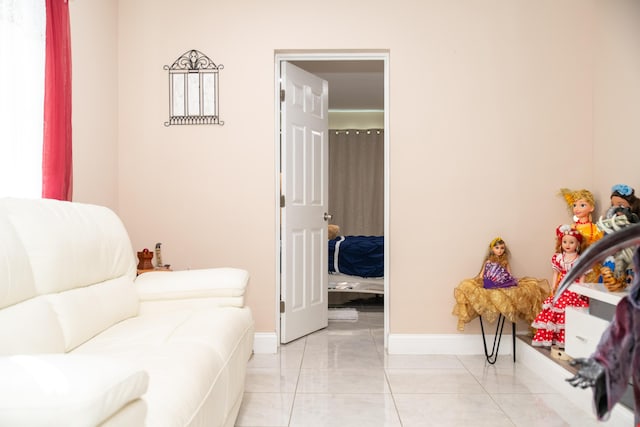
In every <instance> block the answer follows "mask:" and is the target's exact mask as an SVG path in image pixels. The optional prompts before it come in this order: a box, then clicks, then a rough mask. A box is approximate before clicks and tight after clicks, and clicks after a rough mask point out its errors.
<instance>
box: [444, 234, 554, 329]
mask: <svg viewBox="0 0 640 427" xmlns="http://www.w3.org/2000/svg"><path fill="white" fill-rule="evenodd" d="M510 256H511V253H510V252H509V249H508V248H507V244H506V243H505V241H504V240H503V239H502V238H501V237H496V238H494V239H493V240H491V242H490V243H489V245H488V247H487V253H486V255H485V257H484V261H483V263H482V267H481V269H480V272H479V273H478V275H477V276H476V277H474V278H471V279H465V280H463V281H462V282H460V284H459V285H458V286H457V287H456V288H455V289H454V291H453V295H454V298H455V300H456V304H455V305H454V307H453V312H452V314H454V315H456V316H458V330H460V331H463V330H464V325H465V324H466V323H469V322H470V321H472V320H473V319H475V318H476V317H478V316H482V317H483V318H484V319H486V320H487V321H489V322H494V321H495V320H496V319H497V318H498V317H499V316H500V314H502V315H503V316H504V317H505V318H506V319H507V320H509V321H511V322H515V321H516V320H517V319H518V318H521V319H524V320H526V321H528V322H531V320H533V318H534V317H535V315H536V314H537V313H538V311H539V309H540V306H541V305H542V301H543V300H544V298H545V297H546V296H547V295H548V294H549V283H548V282H547V281H546V280H544V279H542V280H539V279H535V278H532V277H522V278H520V279H517V278H515V277H514V276H513V275H512V274H511V268H510V266H509V257H510Z"/></svg>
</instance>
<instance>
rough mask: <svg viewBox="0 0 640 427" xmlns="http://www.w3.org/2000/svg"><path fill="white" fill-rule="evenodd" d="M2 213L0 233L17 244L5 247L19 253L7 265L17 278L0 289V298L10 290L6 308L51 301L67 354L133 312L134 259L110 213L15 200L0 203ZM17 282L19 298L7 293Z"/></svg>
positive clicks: (57, 203) (135, 304)
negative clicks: (30, 300)
mask: <svg viewBox="0 0 640 427" xmlns="http://www.w3.org/2000/svg"><path fill="white" fill-rule="evenodd" d="M0 211H1V212H2V213H3V214H4V216H3V218H6V221H7V222H8V223H9V224H10V226H11V227H6V226H5V228H9V229H10V230H11V229H12V230H13V233H14V234H13V235H12V237H11V238H12V239H13V240H16V242H15V244H13V243H12V244H11V247H16V248H17V251H16V254H17V255H15V256H13V258H12V259H10V261H11V262H12V266H11V271H10V273H11V274H12V275H15V276H16V277H13V276H12V277H10V280H11V282H12V283H13V284H12V285H6V286H5V285H0V291H2V290H3V289H2V286H5V287H9V286H10V287H11V289H8V291H10V292H11V293H10V296H9V297H5V300H6V301H10V302H12V301H18V300H21V299H23V298H24V297H25V296H28V297H32V296H34V295H49V298H50V304H51V307H52V309H53V311H54V313H56V315H57V316H58V323H60V327H61V328H62V331H63V333H64V348H65V350H67V351H68V350H70V349H72V348H74V347H75V346H77V345H79V344H81V343H82V342H84V341H86V340H87V339H90V338H91V337H93V336H95V335H97V334H98V333H100V332H102V331H103V330H105V329H106V328H108V327H110V326H111V325H113V324H115V323H117V322H119V321H121V320H124V319H126V318H128V317H131V316H135V315H136V314H137V313H138V308H139V304H138V297H137V293H136V292H135V289H134V288H133V286H132V284H133V279H134V278H135V275H136V262H135V255H134V251H133V249H132V246H131V242H130V240H129V236H128V234H127V231H126V229H125V228H124V225H123V224H122V222H121V221H120V219H119V218H118V217H117V216H116V214H115V213H114V212H113V211H111V210H110V209H108V208H106V207H103V206H97V205H89V204H83V203H71V202H62V201H59V200H49V199H13V198H5V199H0ZM0 227H2V226H1V225H0ZM2 256H3V252H2V250H1V249H0V259H2ZM5 257H6V256H5ZM25 259H26V262H28V263H29V265H30V273H31V274H32V284H30V283H28V280H29V277H28V273H29V272H25V273H24V274H22V267H20V265H21V263H23V261H24V260H25ZM14 272H15V273H14ZM2 274H3V273H2V267H0V277H2ZM18 279H20V280H23V281H24V282H25V283H26V285H27V286H25V291H24V294H23V292H20V293H17V292H15V291H13V290H12V288H13V286H16V285H17V280H18ZM4 290H5V291H7V289H4ZM34 290H35V292H34ZM1 302H2V297H1V296H0V303H1ZM5 304H6V303H5Z"/></svg>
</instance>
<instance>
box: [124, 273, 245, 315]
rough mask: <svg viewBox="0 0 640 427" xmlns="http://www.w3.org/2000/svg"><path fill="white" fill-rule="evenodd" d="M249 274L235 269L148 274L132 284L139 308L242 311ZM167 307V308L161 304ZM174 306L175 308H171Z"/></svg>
mask: <svg viewBox="0 0 640 427" xmlns="http://www.w3.org/2000/svg"><path fill="white" fill-rule="evenodd" d="M248 282H249V273H248V272H247V271H246V270H242V269H238V268H207V269H198V270H182V271H151V272H148V273H143V274H141V275H140V276H138V277H137V278H136V280H135V286H136V289H137V291H138V295H139V297H140V302H141V307H142V308H144V306H145V305H147V306H149V303H157V304H156V305H163V303H179V305H183V304H182V303H192V304H203V303H204V304H206V305H215V306H232V307H242V306H243V305H244V293H245V290H246V288H247V284H248ZM164 305H166V304H164ZM174 305H175V304H174Z"/></svg>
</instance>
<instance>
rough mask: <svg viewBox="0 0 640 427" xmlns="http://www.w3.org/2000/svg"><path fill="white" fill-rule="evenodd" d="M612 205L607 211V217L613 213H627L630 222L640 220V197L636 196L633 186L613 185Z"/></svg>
mask: <svg viewBox="0 0 640 427" xmlns="http://www.w3.org/2000/svg"><path fill="white" fill-rule="evenodd" d="M609 199H610V200H611V207H610V208H609V210H608V211H607V218H611V217H612V216H613V215H627V218H628V219H629V222H631V223H636V222H640V199H639V198H638V197H636V192H635V190H634V189H633V188H631V187H629V186H628V185H625V184H616V185H614V186H613V187H611V196H610V197H609Z"/></svg>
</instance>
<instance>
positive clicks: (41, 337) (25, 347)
mask: <svg viewBox="0 0 640 427" xmlns="http://www.w3.org/2000/svg"><path fill="white" fill-rule="evenodd" d="M64 351H65V341H64V335H63V333H62V328H61V327H60V323H59V322H58V316H57V315H56V313H55V312H54V311H53V309H52V308H51V304H49V300H48V299H47V296H46V295H45V296H41V297H36V298H32V299H30V300H28V301H24V302H21V303H19V304H14V305H12V306H11V307H7V308H4V309H2V310H0V355H5V354H32V353H62V352H64Z"/></svg>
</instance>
